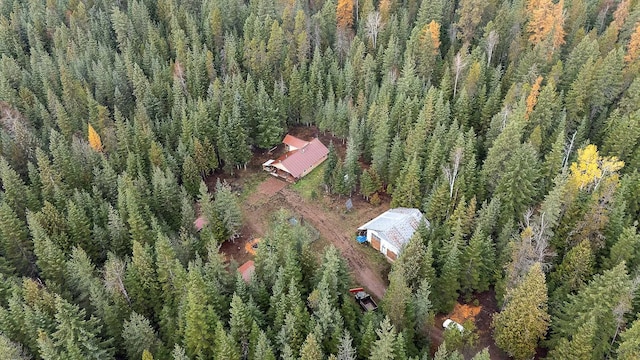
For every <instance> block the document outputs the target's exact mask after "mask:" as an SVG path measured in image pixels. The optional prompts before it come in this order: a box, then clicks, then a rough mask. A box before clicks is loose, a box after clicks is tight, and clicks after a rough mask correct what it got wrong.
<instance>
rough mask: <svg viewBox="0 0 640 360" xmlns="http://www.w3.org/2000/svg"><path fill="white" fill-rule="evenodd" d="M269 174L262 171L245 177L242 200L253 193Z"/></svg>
mask: <svg viewBox="0 0 640 360" xmlns="http://www.w3.org/2000/svg"><path fill="white" fill-rule="evenodd" d="M267 176H268V175H267V173H265V172H264V171H260V172H257V173H254V174H251V175H249V176H247V177H245V178H244V179H243V183H242V191H241V192H240V201H245V200H246V199H247V198H248V197H249V195H251V194H253V193H254V192H255V190H256V188H257V187H258V185H260V183H262V182H263V181H264V179H266V177H267Z"/></svg>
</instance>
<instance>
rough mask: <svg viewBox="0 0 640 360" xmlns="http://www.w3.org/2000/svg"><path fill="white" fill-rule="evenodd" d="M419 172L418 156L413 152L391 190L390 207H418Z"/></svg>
mask: <svg viewBox="0 0 640 360" xmlns="http://www.w3.org/2000/svg"><path fill="white" fill-rule="evenodd" d="M420 173H421V169H420V161H419V158H418V156H417V155H416V154H414V155H413V158H412V159H411V161H407V162H406V163H405V166H404V169H403V170H402V175H401V176H400V177H398V181H397V183H396V184H397V185H396V186H395V189H394V191H393V194H394V195H393V200H392V201H391V206H392V207H398V206H401V207H409V208H418V207H420V204H421V203H422V192H421V190H420Z"/></svg>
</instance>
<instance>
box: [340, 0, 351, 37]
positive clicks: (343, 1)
mask: <svg viewBox="0 0 640 360" xmlns="http://www.w3.org/2000/svg"><path fill="white" fill-rule="evenodd" d="M353 7H354V4H353V0H338V7H337V8H336V21H337V25H338V28H339V29H342V30H346V29H351V27H352V26H353Z"/></svg>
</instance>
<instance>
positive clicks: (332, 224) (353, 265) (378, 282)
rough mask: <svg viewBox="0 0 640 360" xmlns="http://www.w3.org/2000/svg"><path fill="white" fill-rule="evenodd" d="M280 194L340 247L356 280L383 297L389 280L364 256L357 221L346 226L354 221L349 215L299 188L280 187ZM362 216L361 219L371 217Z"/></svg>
mask: <svg viewBox="0 0 640 360" xmlns="http://www.w3.org/2000/svg"><path fill="white" fill-rule="evenodd" d="M279 194H280V195H281V196H282V197H283V198H284V200H285V201H286V204H288V205H289V208H290V209H292V210H293V211H294V212H296V213H298V214H299V215H301V216H303V217H304V219H305V221H308V222H310V223H311V224H312V225H313V227H315V228H316V229H317V230H318V231H320V235H321V236H322V237H323V238H324V239H325V240H327V241H329V242H331V243H332V244H333V245H334V246H335V247H336V248H338V250H340V253H341V254H342V257H343V258H344V259H345V260H346V261H347V265H348V266H349V269H351V273H352V275H353V276H354V278H355V280H356V281H357V283H358V284H360V285H361V286H363V287H364V288H366V289H367V290H368V291H369V292H370V293H371V294H372V295H373V296H375V297H376V298H378V299H382V297H383V296H384V293H385V291H386V290H387V282H386V281H385V279H384V278H383V277H382V274H380V273H379V272H377V271H375V270H374V269H373V268H372V267H371V266H370V265H369V263H368V262H367V261H366V258H365V257H364V256H362V250H363V249H362V247H363V246H365V245H361V244H359V243H358V242H356V240H355V235H354V233H355V229H356V227H357V226H358V225H356V226H355V227H351V230H350V231H348V230H345V225H347V227H349V223H351V221H345V220H346V217H343V216H341V214H339V211H327V210H325V209H323V208H322V206H319V204H318V203H316V202H307V201H305V200H304V199H302V197H301V196H300V195H299V194H298V193H297V192H295V191H293V190H291V189H290V188H288V187H286V188H284V189H282V190H280V192H279ZM377 211H380V210H377ZM363 220H364V221H362V223H364V222H366V220H369V219H363ZM359 225H361V224H359ZM345 231H346V232H345Z"/></svg>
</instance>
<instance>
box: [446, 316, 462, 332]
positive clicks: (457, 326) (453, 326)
mask: <svg viewBox="0 0 640 360" xmlns="http://www.w3.org/2000/svg"><path fill="white" fill-rule="evenodd" d="M442 327H443V328H445V330H446V329H458V330H459V331H460V332H464V327H463V326H462V325H460V324H458V323H457V322H455V321H453V320H451V319H447V320H445V321H444V322H443V323H442Z"/></svg>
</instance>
